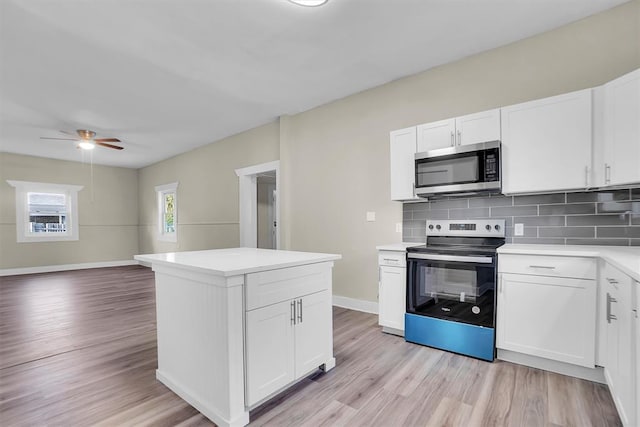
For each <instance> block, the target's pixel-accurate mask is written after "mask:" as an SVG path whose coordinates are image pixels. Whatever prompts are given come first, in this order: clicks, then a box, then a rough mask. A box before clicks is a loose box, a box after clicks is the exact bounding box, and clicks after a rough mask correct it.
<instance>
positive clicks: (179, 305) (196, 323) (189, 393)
mask: <svg viewBox="0 0 640 427" xmlns="http://www.w3.org/2000/svg"><path fill="white" fill-rule="evenodd" d="M340 258H341V256H340V255H335V254H322V253H308V252H293V251H279V250H269V249H255V248H233V249H215V250H205V251H191V252H175V253H164V254H148V255H136V256H135V259H136V260H138V261H140V262H142V263H144V264H148V265H151V267H152V269H153V271H154V272H155V282H156V314H157V330H158V369H157V370H156V378H157V379H158V380H159V381H161V382H162V383H163V384H165V385H166V386H167V387H169V388H170V389H171V390H172V391H173V392H175V393H176V394H177V395H179V396H180V397H181V398H183V399H184V400H185V401H187V402H188V403H189V404H191V405H192V406H193V407H195V408H196V409H197V410H199V411H200V412H201V413H202V414H203V415H205V416H206V417H207V418H209V419H211V420H212V421H213V422H215V423H216V424H217V425H219V426H243V425H246V424H248V423H249V410H250V409H253V408H255V407H256V406H258V405H260V404H261V403H263V402H264V401H266V400H268V399H269V398H271V397H272V396H274V395H275V394H277V393H279V392H280V391H282V390H284V389H286V388H287V387H289V386H291V385H292V384H294V383H296V382H297V381H298V380H300V379H302V378H304V377H305V376H307V375H309V374H310V373H312V372H314V371H315V370H317V369H318V368H320V369H323V370H325V371H327V370H329V369H331V368H333V367H334V366H335V358H334V357H333V327H332V312H331V306H332V304H331V301H332V280H331V270H332V267H333V262H334V261H335V260H338V259H340Z"/></svg>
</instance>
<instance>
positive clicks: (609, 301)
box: [607, 292, 618, 323]
mask: <svg viewBox="0 0 640 427" xmlns="http://www.w3.org/2000/svg"><path fill="white" fill-rule="evenodd" d="M612 302H618V300H617V299H615V298H613V297H612V296H611V295H610V294H609V292H607V323H611V321H612V320H618V318H617V317H616V316H615V315H614V314H611V303H612Z"/></svg>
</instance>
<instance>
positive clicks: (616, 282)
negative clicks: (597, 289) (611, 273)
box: [607, 277, 618, 284]
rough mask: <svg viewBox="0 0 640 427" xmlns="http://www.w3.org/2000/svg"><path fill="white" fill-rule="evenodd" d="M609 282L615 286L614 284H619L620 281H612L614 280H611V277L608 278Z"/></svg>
mask: <svg viewBox="0 0 640 427" xmlns="http://www.w3.org/2000/svg"><path fill="white" fill-rule="evenodd" d="M607 282H609V283H612V284H613V283H615V284H618V281H617V280H615V279H612V278H610V277H607Z"/></svg>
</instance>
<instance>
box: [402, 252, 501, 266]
mask: <svg viewBox="0 0 640 427" xmlns="http://www.w3.org/2000/svg"><path fill="white" fill-rule="evenodd" d="M407 258H412V259H426V260H434V261H457V262H475V263H480V264H492V263H493V258H492V257H489V256H459V255H438V254H417V253H409V254H407Z"/></svg>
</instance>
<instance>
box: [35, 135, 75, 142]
mask: <svg viewBox="0 0 640 427" xmlns="http://www.w3.org/2000/svg"><path fill="white" fill-rule="evenodd" d="M40 139H57V140H59V141H77V140H78V139H77V138H73V139H72V138H49V137H48V136H41V137H40Z"/></svg>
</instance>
